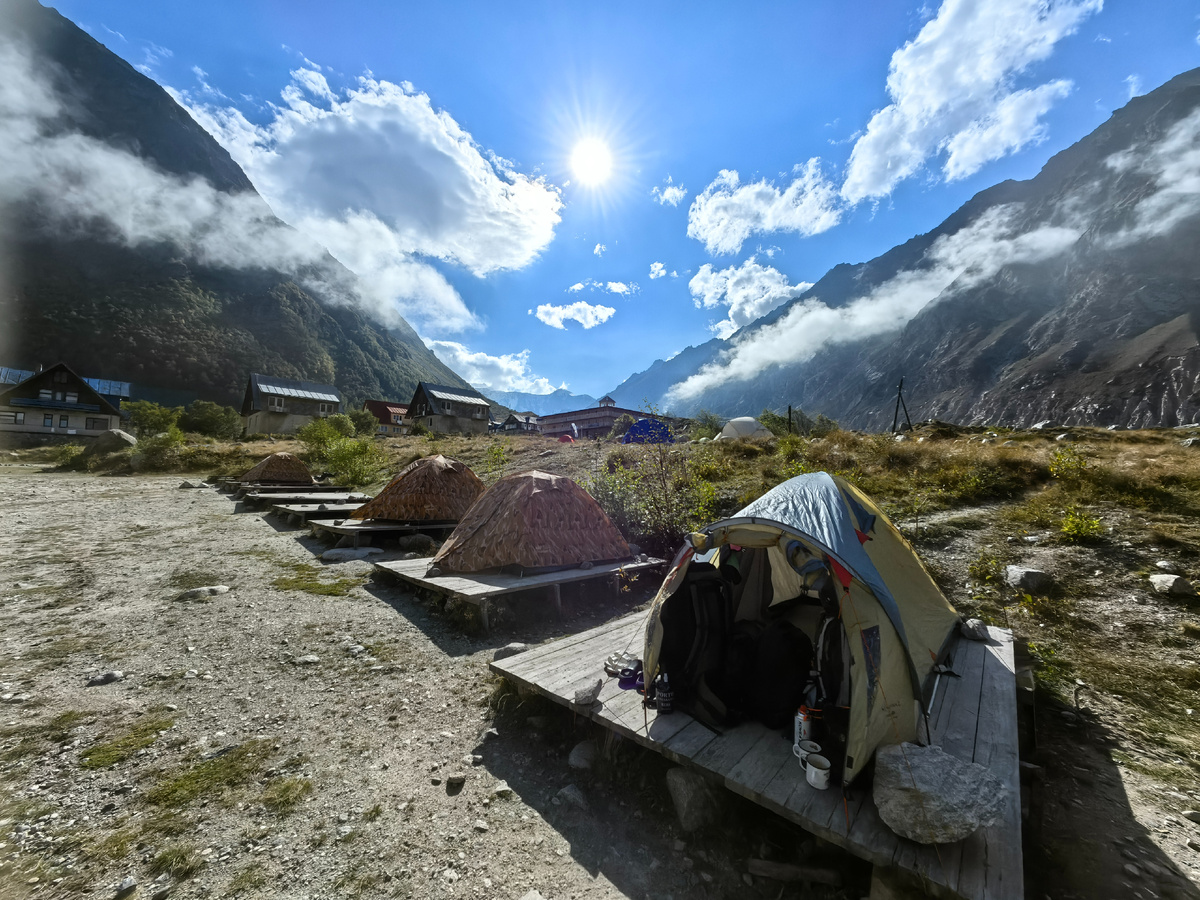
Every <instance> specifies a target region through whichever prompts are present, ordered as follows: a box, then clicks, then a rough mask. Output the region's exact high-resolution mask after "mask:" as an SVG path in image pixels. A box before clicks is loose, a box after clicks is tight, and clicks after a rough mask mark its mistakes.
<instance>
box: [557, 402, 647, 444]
mask: <svg viewBox="0 0 1200 900" xmlns="http://www.w3.org/2000/svg"><path fill="white" fill-rule="evenodd" d="M621 416H629V417H630V418H632V419H633V420H634V421H635V422H636V421H637V420H638V419H646V418H651V419H652V418H654V417H653V416H647V415H646V413H644V412H641V411H640V410H636V409H624V408H622V407H620V406H617V401H616V400H614V399H613V398H612V397H609V396H607V395H605V396H603V397H601V398H600V401H599V403H598V404H597V405H596V406H593V407H591V408H590V409H576V410H572V411H571V412H561V413H553V414H551V415H548V416H541V417H540V418H539V419H538V425H539V426H540V427H541V430H542V434H544V435H546V436H547V437H552V438H557V437H559V436H561V435H564V434H569V435H570V436H571V437H573V438H577V439H578V438H602V437H607V436H608V434H609V432H610V431H612V428H613V425H615V424H616V422H617V419H619V418H621Z"/></svg>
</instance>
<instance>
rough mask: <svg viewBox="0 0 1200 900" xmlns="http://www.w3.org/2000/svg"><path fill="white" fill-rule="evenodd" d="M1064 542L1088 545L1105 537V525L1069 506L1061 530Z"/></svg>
mask: <svg viewBox="0 0 1200 900" xmlns="http://www.w3.org/2000/svg"><path fill="white" fill-rule="evenodd" d="M1059 533H1060V534H1062V536H1063V540H1065V541H1069V542H1070V543H1073V544H1086V543H1091V542H1093V541H1097V540H1099V539H1100V538H1102V537H1104V523H1103V522H1101V521H1100V519H1099V518H1097V517H1096V516H1089V515H1088V514H1087V513H1085V512H1081V511H1080V510H1079V509H1077V508H1076V507H1074V506H1068V507H1067V511H1066V513H1065V514H1064V515H1063V520H1062V526H1061V528H1060V529H1059Z"/></svg>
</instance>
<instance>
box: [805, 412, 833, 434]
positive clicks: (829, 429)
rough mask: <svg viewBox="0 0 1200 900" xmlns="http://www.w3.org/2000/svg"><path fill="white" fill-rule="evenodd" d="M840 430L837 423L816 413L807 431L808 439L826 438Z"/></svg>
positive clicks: (822, 414) (823, 414)
mask: <svg viewBox="0 0 1200 900" xmlns="http://www.w3.org/2000/svg"><path fill="white" fill-rule="evenodd" d="M838 430H840V429H839V427H838V423H837V422H836V421H834V420H833V419H831V418H829V416H827V415H825V413H817V417H816V418H815V419H813V423H812V427H811V428H809V429H808V434H809V437H815V438H816V437H826V436H827V435H830V434H832V433H833V432H835V431H838Z"/></svg>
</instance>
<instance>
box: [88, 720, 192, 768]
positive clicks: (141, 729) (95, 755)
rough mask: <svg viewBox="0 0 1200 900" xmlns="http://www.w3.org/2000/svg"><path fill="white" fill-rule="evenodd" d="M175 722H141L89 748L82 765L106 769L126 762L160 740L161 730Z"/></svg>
mask: <svg viewBox="0 0 1200 900" xmlns="http://www.w3.org/2000/svg"><path fill="white" fill-rule="evenodd" d="M174 724H175V720H174V719H151V720H150V721H148V722H139V723H138V724H137V725H134V726H133V727H132V728H131V729H129V731H127V732H125V734H123V735H121V736H120V737H118V738H114V739H113V740H111V741H105V742H104V743H103V744H96V745H95V746H94V747H91V748H89V749H88V750H87V752H86V753H84V754H83V759H82V761H81V762H80V765H82V766H83V767H84V768H85V769H104V768H107V767H108V766H112V765H115V764H117V763H120V762H124V761H125V760H127V759H129V757H131V756H133V755H134V754H135V753H137V752H138V751H139V750H141V749H142V748H144V747H149V746H150V745H151V744H153V743H154V742H155V741H156V740H158V733H159V732H160V731H166V730H168V729H169V728H171V726H173V725H174Z"/></svg>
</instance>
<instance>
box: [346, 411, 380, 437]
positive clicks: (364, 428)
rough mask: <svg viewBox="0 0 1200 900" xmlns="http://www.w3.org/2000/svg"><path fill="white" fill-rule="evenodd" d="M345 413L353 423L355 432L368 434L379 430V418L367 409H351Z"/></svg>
mask: <svg viewBox="0 0 1200 900" xmlns="http://www.w3.org/2000/svg"><path fill="white" fill-rule="evenodd" d="M346 415H347V416H349V417H350V421H351V422H353V423H354V433H355V434H361V435H368V434H374V433H375V432H377V431H379V419H377V418H375V413H373V412H371V411H370V410H369V409H352V410H350V412H348V413H346Z"/></svg>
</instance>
